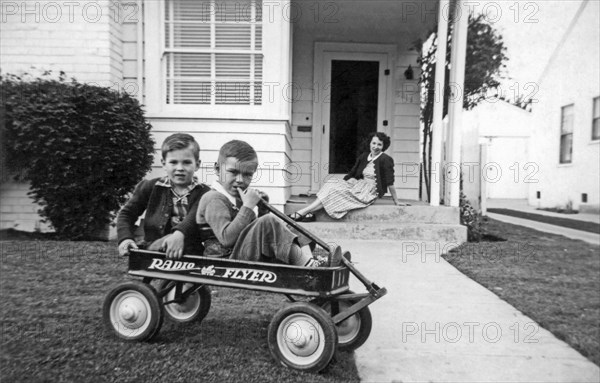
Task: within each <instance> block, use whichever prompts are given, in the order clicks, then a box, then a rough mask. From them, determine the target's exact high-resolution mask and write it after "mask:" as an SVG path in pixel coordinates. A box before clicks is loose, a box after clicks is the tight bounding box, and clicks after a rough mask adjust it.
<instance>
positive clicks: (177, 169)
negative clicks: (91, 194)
mask: <svg viewBox="0 0 600 383" xmlns="http://www.w3.org/2000/svg"><path fill="white" fill-rule="evenodd" d="M161 151H162V165H163V168H164V169H165V172H166V173H167V176H166V177H163V178H155V179H152V180H143V181H141V182H140V183H139V184H138V185H137V186H136V187H135V190H134V192H133V195H132V196H131V198H130V199H129V201H127V203H126V204H125V206H123V208H122V209H121V211H119V214H118V216H117V236H118V241H119V254H121V255H127V254H129V249H137V248H138V247H141V248H146V249H148V250H160V251H164V252H166V254H167V258H181V257H182V256H183V254H202V252H203V251H204V248H203V246H202V242H201V241H200V233H199V231H198V227H197V225H196V222H195V218H196V210H197V209H198V202H199V201H200V197H202V195H203V194H204V193H206V192H207V191H208V190H210V189H209V188H208V186H206V185H204V184H200V183H198V181H197V179H196V177H195V176H194V173H195V172H196V171H197V170H198V169H199V168H200V146H199V145H198V143H197V142H196V140H194V137H192V136H191V135H189V134H185V133H176V134H173V135H171V136H169V137H167V138H166V139H165V141H164V142H163V144H162V147H161ZM144 211H145V212H146V215H145V218H144V240H143V241H141V242H138V243H136V242H135V240H134V231H135V222H136V221H137V220H138V218H139V217H140V216H141V215H142V213H143V212H144Z"/></svg>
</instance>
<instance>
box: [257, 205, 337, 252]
mask: <svg viewBox="0 0 600 383" xmlns="http://www.w3.org/2000/svg"><path fill="white" fill-rule="evenodd" d="M258 203H259V205H262V206H263V207H264V208H266V209H267V210H268V211H270V212H271V213H273V214H275V215H276V216H277V217H278V218H281V219H282V220H284V221H285V222H286V223H287V224H288V225H290V226H292V227H293V228H294V229H296V230H298V231H299V232H300V233H302V234H304V235H305V236H307V237H308V238H310V239H312V240H313V241H315V242H316V243H317V244H318V245H319V246H321V247H322V248H324V249H325V250H327V251H331V248H330V247H329V245H328V244H326V243H325V242H324V241H323V240H321V239H320V238H319V237H317V236H316V235H314V234H313V233H311V232H310V231H308V230H307V229H306V228H304V227H302V226H301V225H299V224H298V222H296V221H294V220H293V219H291V218H290V217H288V216H287V215H285V214H283V213H282V212H280V211H279V210H277V209H275V208H274V207H273V206H271V205H270V204H269V203H268V202H267V201H265V200H264V199H262V198H261V199H260V201H259V202H258Z"/></svg>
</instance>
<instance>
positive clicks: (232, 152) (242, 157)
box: [217, 140, 258, 164]
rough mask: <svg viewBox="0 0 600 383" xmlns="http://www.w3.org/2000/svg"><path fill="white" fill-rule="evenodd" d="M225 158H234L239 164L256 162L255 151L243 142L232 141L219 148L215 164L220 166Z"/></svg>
mask: <svg viewBox="0 0 600 383" xmlns="http://www.w3.org/2000/svg"><path fill="white" fill-rule="evenodd" d="M227 157H235V158H237V159H238V161H240V162H246V161H257V160H258V156H257V155H256V151H255V150H254V148H253V147H252V146H250V144H248V143H247V142H245V141H240V140H232V141H229V142H227V143H226V144H225V145H223V146H221V150H219V160H218V162H217V164H222V163H224V162H225V161H226V160H227Z"/></svg>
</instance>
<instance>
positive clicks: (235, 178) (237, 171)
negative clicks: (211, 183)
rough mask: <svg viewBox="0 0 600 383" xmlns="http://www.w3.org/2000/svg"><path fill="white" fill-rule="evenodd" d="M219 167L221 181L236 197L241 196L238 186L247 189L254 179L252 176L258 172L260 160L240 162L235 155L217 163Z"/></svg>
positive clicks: (228, 191)
mask: <svg viewBox="0 0 600 383" xmlns="http://www.w3.org/2000/svg"><path fill="white" fill-rule="evenodd" d="M216 166H217V167H218V170H217V172H218V176H219V183H220V184H221V186H223V188H224V189H225V190H226V191H227V193H229V194H231V195H232V196H234V197H239V193H238V191H237V188H241V189H242V190H243V189H246V188H247V187H248V186H249V185H250V182H251V181H252V176H254V173H256V169H257V168H258V162H257V161H256V160H254V161H243V162H240V161H239V160H238V159H237V158H235V157H227V158H226V159H225V162H223V163H222V164H216Z"/></svg>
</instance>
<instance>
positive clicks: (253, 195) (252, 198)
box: [237, 188, 260, 209]
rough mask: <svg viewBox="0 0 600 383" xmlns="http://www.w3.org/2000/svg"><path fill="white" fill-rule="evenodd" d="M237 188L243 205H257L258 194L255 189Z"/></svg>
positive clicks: (251, 206)
mask: <svg viewBox="0 0 600 383" xmlns="http://www.w3.org/2000/svg"><path fill="white" fill-rule="evenodd" d="M237 189H238V194H239V195H240V198H241V199H242V203H243V204H244V206H246V207H248V208H250V209H254V207H255V206H256V205H258V201H260V194H258V191H257V190H256V189H253V188H247V189H246V190H242V189H240V188H237Z"/></svg>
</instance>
